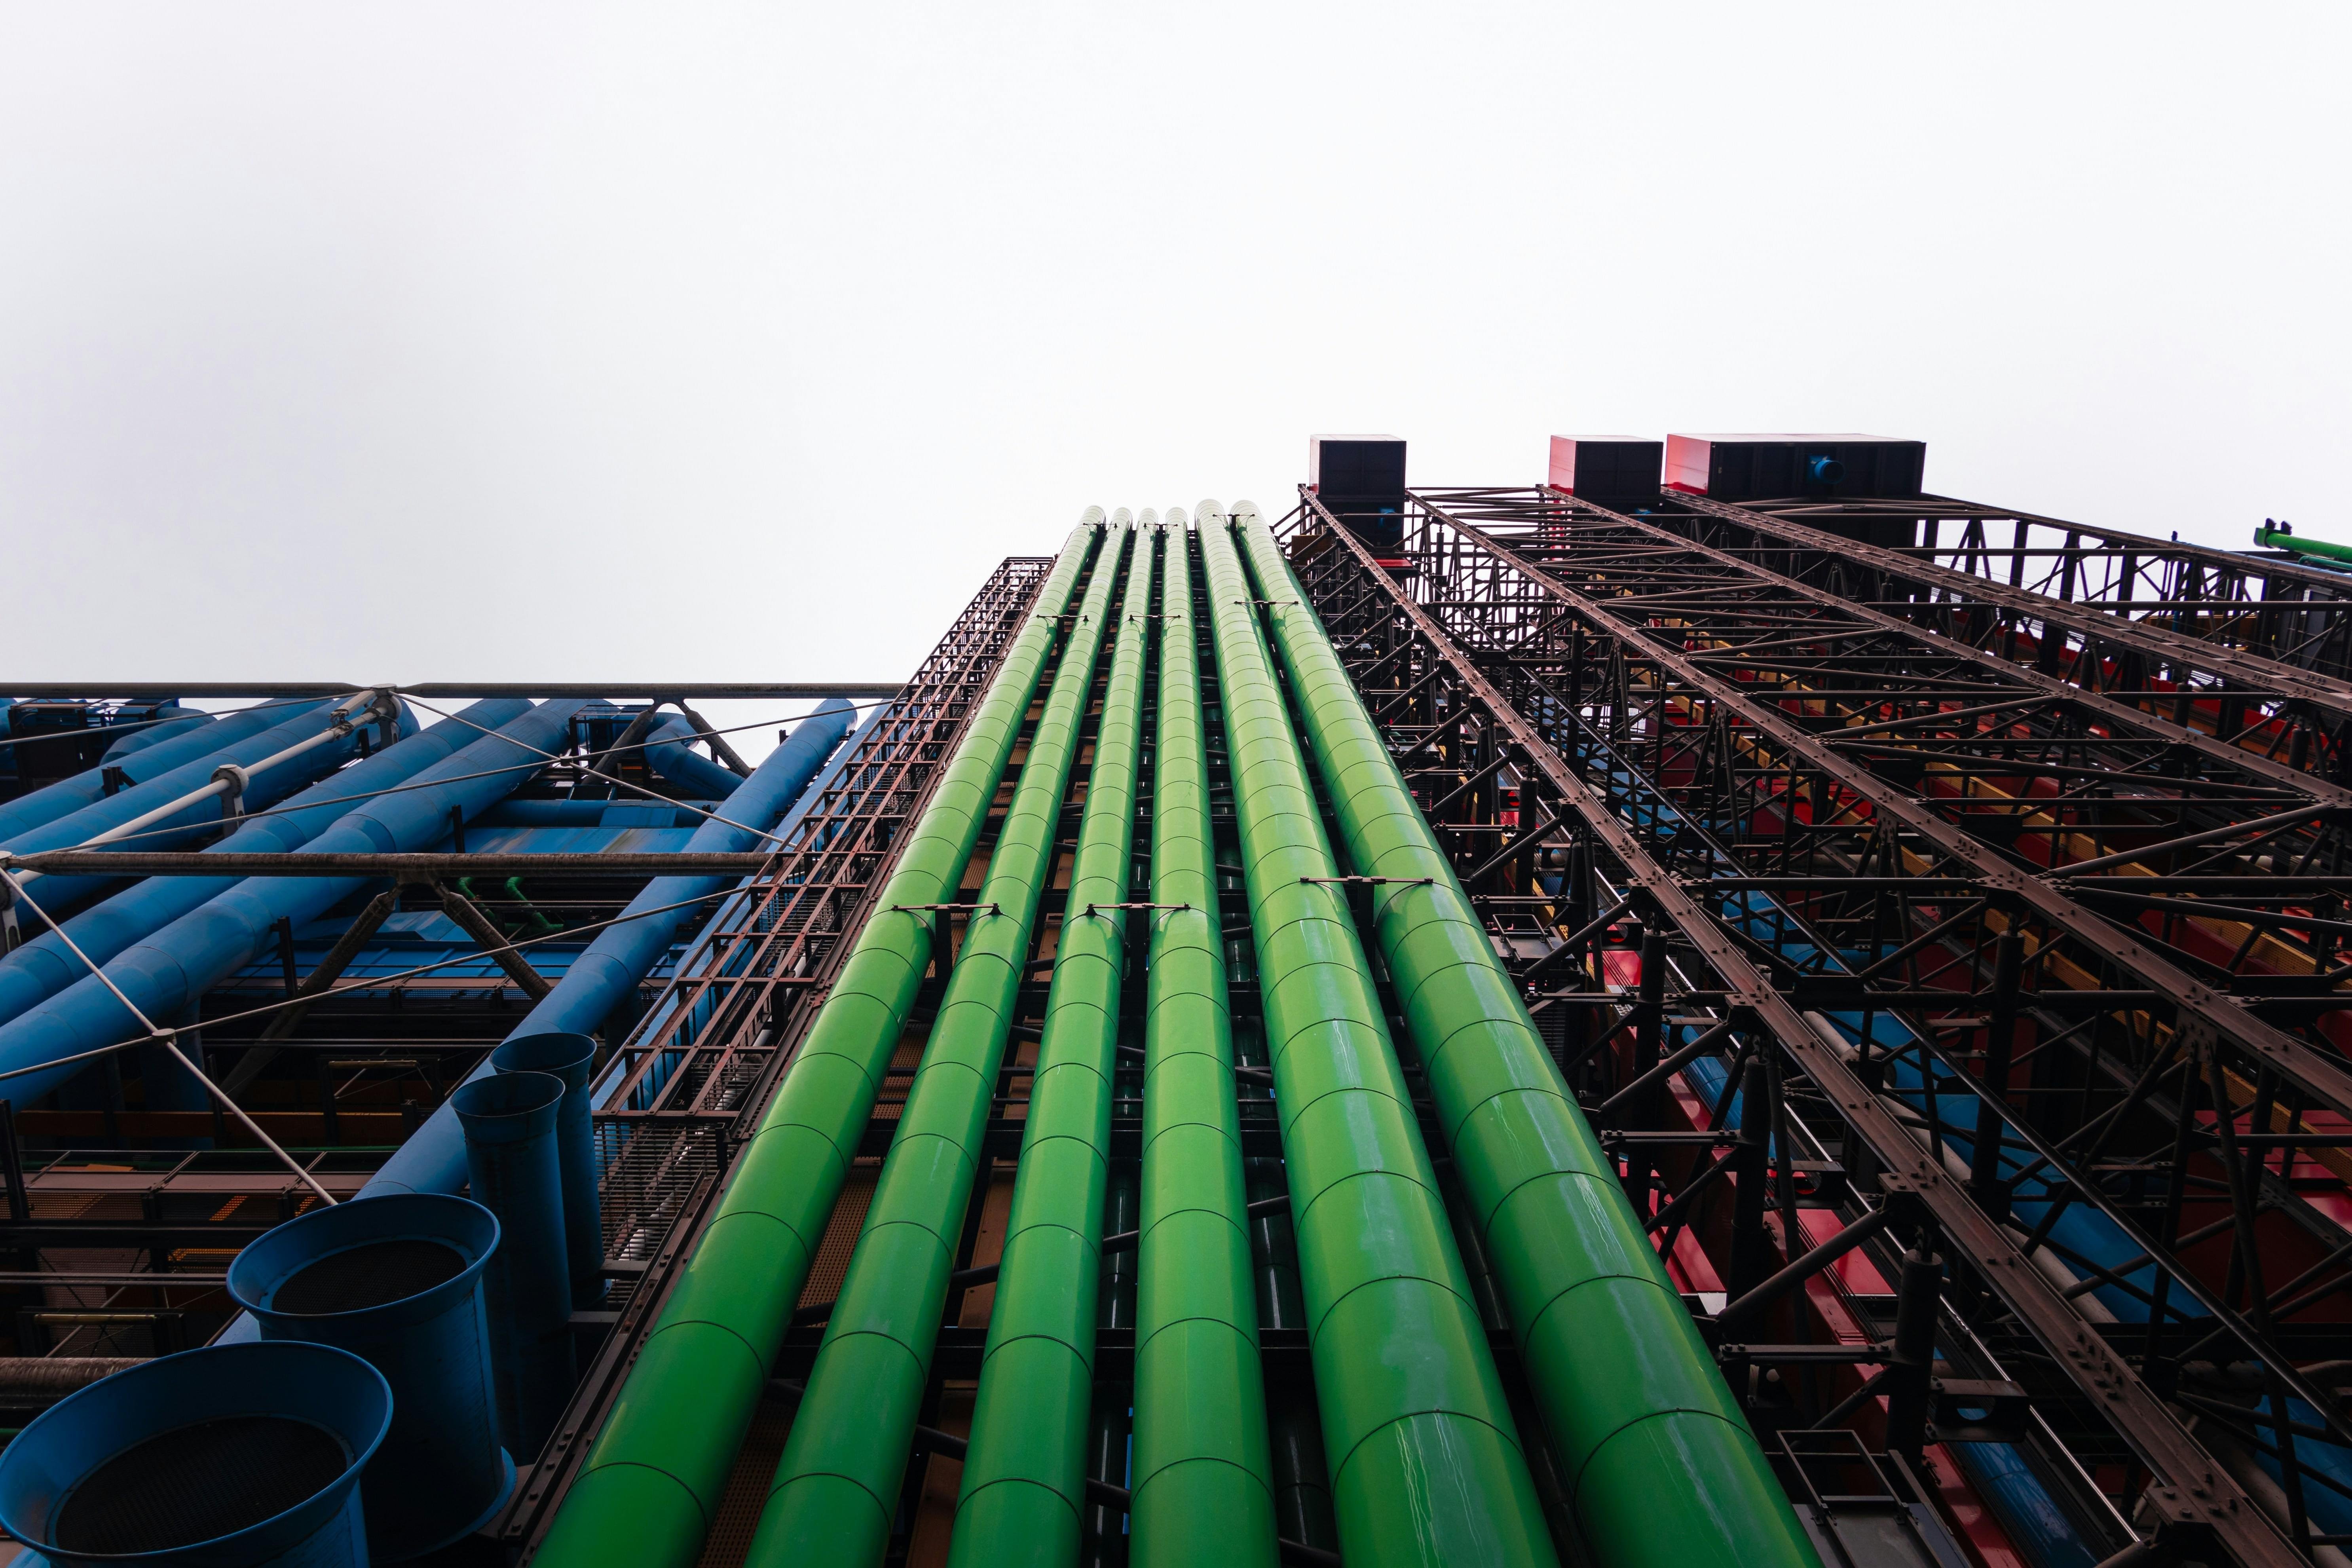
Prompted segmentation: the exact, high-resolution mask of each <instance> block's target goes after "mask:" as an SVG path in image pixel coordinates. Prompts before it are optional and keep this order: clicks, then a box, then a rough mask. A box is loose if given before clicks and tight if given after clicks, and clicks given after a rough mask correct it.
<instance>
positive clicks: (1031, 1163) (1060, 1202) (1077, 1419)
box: [948, 532, 1151, 1568]
mask: <svg viewBox="0 0 2352 1568" xmlns="http://www.w3.org/2000/svg"><path fill="white" fill-rule="evenodd" d="M1135 540H1136V544H1135V558H1134V560H1133V561H1132V562H1131V563H1129V566H1128V576H1127V591H1126V593H1125V595H1123V596H1122V598H1121V601H1120V611H1119V615H1118V622H1117V634H1116V640H1115V641H1114V643H1113V645H1112V649H1111V658H1110V676H1109V681H1108V685H1107V686H1106V687H1105V689H1104V694H1103V705H1102V720H1101V722H1100V725H1099V727H1098V728H1097V731H1096V734H1095V755H1094V768H1093V771H1092V772H1091V773H1088V774H1087V804H1086V814H1085V816H1083V817H1082V818H1081V820H1080V822H1079V826H1078V847H1077V856H1076V860H1075V861H1074V862H1073V864H1072V868H1071V872H1070V891H1069V902H1068V904H1067V905H1066V908H1065V910H1064V911H1063V915H1062V927H1061V932H1060V935H1059V937H1058V939H1057V940H1056V942H1055V949H1054V979H1053V986H1052V989H1051V990H1050V991H1049V992H1048V993H1047V994H1046V999H1045V1029H1044V1032H1043V1035H1042V1037H1040V1039H1039V1041H1038V1046H1037V1063H1036V1072H1035V1075H1034V1077H1033V1078H1032V1079H1030V1088H1029V1112H1028V1118H1027V1120H1026V1121H1024V1123H1023V1126H1022V1136H1021V1158H1020V1163H1019V1164H1018V1166H1017V1167H1016V1173H1015V1179H1014V1182H1013V1210H1012V1215H1011V1219H1010V1222H1009V1223H1008V1224H1007V1226H1006V1227H1005V1233H1004V1253H1003V1259H1002V1262H1001V1264H1000V1266H999V1271H998V1274H997V1279H996V1296H995V1300H994V1301H993V1303H992V1305H991V1307H990V1309H989V1314H988V1345H987V1349H986V1351H985V1352H983V1354H982V1361H981V1372H980V1392H979V1395H978V1398H977V1401H976V1403H975V1404H974V1405H973V1409H972V1418H971V1447H970V1450H969V1452H967V1453H966V1455H965V1456H964V1464H963V1486H962V1494H961V1497H960V1498H959V1500H957V1504H956V1526H955V1531H954V1536H953V1544H952V1546H951V1548H950V1552H949V1557H948V1561H949V1563H950V1565H951V1568H962V1565H965V1564H970V1565H971V1568H981V1565H982V1564H995V1563H1010V1562H1015V1561H1019V1562H1026V1563H1040V1564H1044V1563H1059V1564H1068V1563H1075V1562H1076V1560H1077V1554H1078V1516H1079V1510H1080V1509H1081V1507H1082V1506H1083V1505H1084V1503H1085V1500H1086V1473H1085V1459H1086V1440H1087V1405H1088V1401H1089V1399H1090V1398H1091V1396H1092V1394H1093V1393H1094V1384H1095V1373H1094V1361H1095V1286H1096V1278H1097V1268H1098V1265H1099V1263H1100V1261H1101V1259H1100V1248H1101V1245H1102V1224H1103V1192H1104V1187H1105V1184H1106V1181H1107V1179H1108V1172H1109V1160H1110V1102H1111V1095H1112V1088H1111V1080H1112V1077H1113V1074H1114V1069H1115V1066H1116V1061H1117V1058H1118V999H1119V990H1120V987H1121V986H1122V984H1124V982H1125V977H1126V972H1127V944H1126V932H1127V929H1128V926H1127V916H1128V911H1127V910H1124V909H1120V908H1118V905H1121V904H1124V903H1126V902H1127V901H1128V876H1129V869H1128V862H1129V858H1130V857H1131V856H1132V855H1133V853H1134V842H1135V810H1136V770H1137V765H1138V763H1139V759H1140V755H1141V752H1142V744H1143V736H1142V729H1143V677H1144V655H1145V645H1146V644H1147V643H1148V642H1149V641H1150V624H1151V623H1150V609H1151V536H1150V534H1148V533H1143V532H1139V533H1137V534H1136V536H1135ZM1115 564H1116V563H1113V562H1110V561H1109V558H1108V556H1106V567H1105V574H1106V575H1108V572H1109V571H1110V569H1111V568H1112V567H1113V566H1115ZM1091 599H1092V595H1089V601H1090V602H1091ZM1074 651H1077V650H1074ZM1081 702H1083V698H1082V699H1081ZM959 1212H961V1211H959ZM953 1234H954V1230H953V1228H952V1226H951V1227H950V1230H949V1232H948V1235H950V1236H952V1235H953Z"/></svg>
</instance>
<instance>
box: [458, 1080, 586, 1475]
mask: <svg viewBox="0 0 2352 1568" xmlns="http://www.w3.org/2000/svg"><path fill="white" fill-rule="evenodd" d="M563 1093H564V1089H563V1080H562V1079H560V1078H557V1077H556V1076H555V1075H554V1074H553V1073H544V1072H510V1073H499V1074H496V1075H494V1076H492V1077H489V1078H478V1079H474V1081H473V1082H471V1083H468V1084H466V1085H464V1086H462V1087H461V1088H460V1089H458V1090H457V1093H456V1094H455V1095H453V1096H451V1097H450V1099H451V1101H452V1106H453V1109H455V1110H456V1111H457V1121H458V1124H459V1125H460V1126H462V1127H463V1128H464V1129H465V1131H466V1173H467V1181H468V1183H469V1184H470V1185H471V1187H472V1190H473V1198H474V1201H475V1202H476V1203H478V1204H481V1205H485V1206H486V1207H488V1209H489V1211H490V1212H491V1213H492V1214H494V1215H498V1216H499V1238H500V1239H499V1250H498V1253H497V1256H495V1257H493V1258H491V1259H490V1267H489V1268H488V1271H487V1272H486V1273H485V1274H484V1275H483V1277H482V1278H483V1284H484V1286H485V1292H486V1300H487V1301H488V1308H489V1316H490V1360H491V1363H492V1365H493V1367H494V1368H495V1370H496V1372H497V1373H498V1379H499V1426H501V1428H502V1429H503V1430H504V1431H505V1433H506V1435H507V1447H509V1448H510V1449H512V1450H513V1451H514V1452H515V1453H516V1454H518V1455H520V1456H522V1457H523V1458H526V1459H528V1458H530V1457H531V1456H534V1455H536V1454H537V1453H538V1452H539V1450H540V1447H541V1445H542V1444H544V1443H545V1442H546V1441H547V1435H548V1433H549V1432H551V1431H552V1430H553V1429H554V1427H555V1421H556V1417H558V1416H559V1415H562V1414H563V1405H564V1402H565V1401H566V1400H568V1399H570V1398H571V1397H572V1384H573V1383H574V1382H575V1381H576V1380H577V1377H578V1373H577V1371H576V1370H575V1363H574V1361H573V1357H572V1276H571V1269H570V1265H569V1263H568V1262H567V1260H566V1258H565V1256H564V1238H563V1173H562V1163H561V1162H560V1161H559V1160H558V1158H557V1156H556V1152H555V1144H556V1138H555V1118H556V1111H557V1108H558V1107H559V1106H561V1105H562V1102H563Z"/></svg>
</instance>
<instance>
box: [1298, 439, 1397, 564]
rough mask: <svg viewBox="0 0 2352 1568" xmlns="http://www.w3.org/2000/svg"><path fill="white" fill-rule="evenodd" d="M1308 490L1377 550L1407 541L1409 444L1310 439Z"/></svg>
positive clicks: (1308, 450)
mask: <svg viewBox="0 0 2352 1568" xmlns="http://www.w3.org/2000/svg"><path fill="white" fill-rule="evenodd" d="M1307 487H1308V488H1309V489H1312V490H1314V491H1315V493H1316V494H1317V495H1318V496H1319V497H1321V498H1322V500H1323V504H1324V505H1325V506H1327V507H1328V508H1330V510H1331V512H1332V515H1334V516H1335V517H1337V518H1339V521H1342V522H1344V523H1346V524H1347V525H1348V526H1349V528H1352V529H1353V530H1355V531H1356V532H1357V533H1358V534H1359V535H1360V537H1361V538H1362V539H1363V541H1364V542H1365V543H1367V544H1369V545H1370V546H1372V547H1373V548H1374V549H1376V550H1394V549H1396V548H1397V547H1398V546H1400V545H1401V544H1402V542H1403V541H1404V442H1403V440H1402V438H1401V437H1395V436H1310V437H1307Z"/></svg>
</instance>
